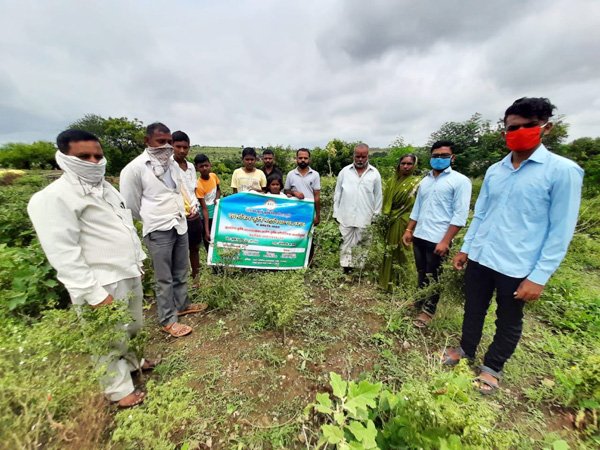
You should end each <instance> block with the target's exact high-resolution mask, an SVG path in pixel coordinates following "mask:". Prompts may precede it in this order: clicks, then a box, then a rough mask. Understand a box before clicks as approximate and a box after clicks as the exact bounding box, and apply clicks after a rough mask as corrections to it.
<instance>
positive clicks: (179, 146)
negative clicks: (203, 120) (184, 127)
mask: <svg viewBox="0 0 600 450" xmlns="http://www.w3.org/2000/svg"><path fill="white" fill-rule="evenodd" d="M189 152H190V138H189V136H188V135H187V134H186V133H184V132H183V131H175V132H174V133H173V159H174V160H175V162H176V163H177V165H178V166H179V171H180V174H181V178H182V180H183V184H184V185H185V192H183V194H184V205H185V214H186V219H187V226H188V231H187V234H188V246H189V250H190V265H191V266H192V279H193V280H195V279H196V277H197V276H198V272H199V271H200V254H199V251H200V244H201V243H202V229H203V223H202V218H201V216H200V203H199V202H198V199H197V198H196V193H195V191H196V182H197V180H196V169H195V168H194V165H193V164H192V163H191V162H189V161H188V160H187V159H186V158H187V156H188V154H189Z"/></svg>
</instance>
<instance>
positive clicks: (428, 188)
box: [402, 141, 471, 328]
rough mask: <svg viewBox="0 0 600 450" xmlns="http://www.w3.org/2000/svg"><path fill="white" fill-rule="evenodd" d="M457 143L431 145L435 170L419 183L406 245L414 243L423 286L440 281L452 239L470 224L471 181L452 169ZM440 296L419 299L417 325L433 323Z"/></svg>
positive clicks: (407, 231)
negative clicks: (432, 281)
mask: <svg viewBox="0 0 600 450" xmlns="http://www.w3.org/2000/svg"><path fill="white" fill-rule="evenodd" d="M454 158H455V156H454V144H453V143H452V142H450V141H437V142H436V143H434V144H433V145H432V146H431V160H430V164H431V167H432V170H431V171H430V172H429V173H428V174H427V176H426V177H425V178H424V179H423V181H421V183H420V184H419V190H418V192H417V198H416V200H415V205H414V206H413V209H412V212H411V213H410V221H409V222H408V225H407V227H406V231H405V232H404V235H403V236H402V241H403V242H404V244H405V245H410V244H411V243H412V245H413V250H414V254H415V265H416V266H417V275H418V280H419V287H420V288H422V287H425V286H427V285H428V284H429V282H430V280H431V279H433V280H436V281H437V280H438V277H439V274H440V270H441V265H442V262H443V259H444V257H445V256H446V255H447V254H448V251H449V249H450V244H451V243H452V239H453V238H454V236H455V235H456V233H458V231H459V230H460V229H461V228H462V227H464V226H465V225H466V223H467V217H468V215H469V204H470V201H471V181H470V180H469V179H468V178H467V177H466V176H464V175H462V174H460V173H458V172H456V171H454V170H452V167H450V165H451V164H452V162H453V161H454ZM439 300H440V295H439V293H437V292H434V293H432V294H431V295H429V296H427V297H426V298H424V299H422V300H420V301H419V302H417V305H416V306H417V308H419V309H420V310H421V311H420V313H419V315H418V316H417V318H416V319H415V321H414V325H415V326H416V327H419V328H423V327H425V326H427V325H428V324H429V322H431V320H432V319H433V316H434V314H435V311H436V308H437V304H438V302H439Z"/></svg>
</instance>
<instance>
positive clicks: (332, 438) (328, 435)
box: [321, 425, 344, 444]
mask: <svg viewBox="0 0 600 450" xmlns="http://www.w3.org/2000/svg"><path fill="white" fill-rule="evenodd" d="M321 431H322V432H323V438H324V439H325V440H326V442H328V443H329V444H339V443H340V442H341V441H342V440H343V439H344V431H343V430H342V429H341V428H340V427H336V426H335V425H322V426H321Z"/></svg>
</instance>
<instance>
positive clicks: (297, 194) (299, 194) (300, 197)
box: [292, 191, 304, 200]
mask: <svg viewBox="0 0 600 450" xmlns="http://www.w3.org/2000/svg"><path fill="white" fill-rule="evenodd" d="M292 195H293V196H294V197H296V198H298V199H300V200H304V194H303V193H302V192H300V191H294V192H292Z"/></svg>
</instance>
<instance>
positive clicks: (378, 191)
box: [373, 173, 383, 215]
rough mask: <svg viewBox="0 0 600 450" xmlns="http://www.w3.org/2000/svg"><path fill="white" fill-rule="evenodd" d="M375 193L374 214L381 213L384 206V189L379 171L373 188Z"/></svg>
mask: <svg viewBox="0 0 600 450" xmlns="http://www.w3.org/2000/svg"><path fill="white" fill-rule="evenodd" d="M373 194H374V195H375V209H374V211H373V212H374V214H375V215H377V214H381V207H382V206H383V189H382V187H381V175H379V173H377V178H376V179H375V186H374V189H373Z"/></svg>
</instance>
